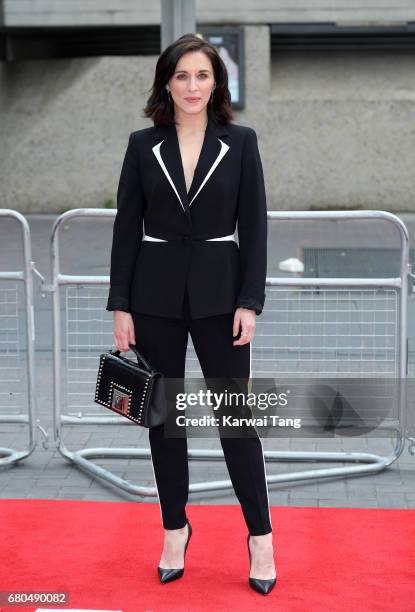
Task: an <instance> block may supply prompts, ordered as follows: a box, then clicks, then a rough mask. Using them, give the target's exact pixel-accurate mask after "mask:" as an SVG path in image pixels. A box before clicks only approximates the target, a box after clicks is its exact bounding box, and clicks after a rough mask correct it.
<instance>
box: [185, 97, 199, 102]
mask: <svg viewBox="0 0 415 612" xmlns="http://www.w3.org/2000/svg"><path fill="white" fill-rule="evenodd" d="M185 100H186V101H187V102H199V100H200V98H185Z"/></svg>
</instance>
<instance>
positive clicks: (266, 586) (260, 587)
mask: <svg viewBox="0 0 415 612" xmlns="http://www.w3.org/2000/svg"><path fill="white" fill-rule="evenodd" d="M250 537H251V534H250V533H248V537H247V542H246V543H247V546H248V556H249V573H251V563H252V559H251V551H250V549H249V538H250ZM248 580H249V585H250V587H251V588H252V589H253V590H254V591H257V593H261V595H268V593H270V592H271V591H272V589H273V588H274V586H275V584H276V582H277V577H276V576H275V578H268V579H262V580H261V579H260V578H251V577H250V576H249V577H248Z"/></svg>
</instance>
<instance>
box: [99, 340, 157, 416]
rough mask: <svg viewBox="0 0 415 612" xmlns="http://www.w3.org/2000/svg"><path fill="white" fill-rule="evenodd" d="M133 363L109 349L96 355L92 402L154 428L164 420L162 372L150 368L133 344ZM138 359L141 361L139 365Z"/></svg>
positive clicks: (130, 345) (131, 345) (131, 346)
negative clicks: (93, 398)
mask: <svg viewBox="0 0 415 612" xmlns="http://www.w3.org/2000/svg"><path fill="white" fill-rule="evenodd" d="M129 347H130V348H131V350H132V351H134V353H135V355H136V356H137V362H135V361H133V360H132V359H128V358H127V357H123V356H122V355H120V353H121V351H114V350H109V351H106V352H105V353H102V354H101V355H100V358H99V359H100V361H99V369H98V377H97V383H96V389H95V402H96V403H97V404H101V405H102V406H105V407H106V408H109V409H110V410H112V411H114V412H117V413H118V414H120V415H122V416H125V417H126V418H127V419H130V420H131V421H133V422H134V423H136V424H137V425H141V426H142V427H155V426H157V425H161V424H162V423H164V422H165V420H166V419H167V401H166V393H165V379H164V375H163V374H162V373H161V372H159V371H157V370H156V369H155V368H153V367H151V366H150V364H149V363H148V361H147V360H146V359H145V357H144V356H143V354H142V353H141V352H140V351H139V350H138V349H137V347H136V346H135V345H134V344H129ZM140 362H141V364H140Z"/></svg>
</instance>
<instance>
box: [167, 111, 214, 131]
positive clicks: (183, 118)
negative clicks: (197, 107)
mask: <svg viewBox="0 0 415 612" xmlns="http://www.w3.org/2000/svg"><path fill="white" fill-rule="evenodd" d="M175 124H176V129H177V131H178V132H185V133H194V132H204V131H205V129H206V126H207V124H208V115H207V113H206V112H204V113H198V114H197V115H189V114H186V113H180V112H178V113H175Z"/></svg>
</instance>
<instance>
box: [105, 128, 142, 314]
mask: <svg viewBox="0 0 415 612" xmlns="http://www.w3.org/2000/svg"><path fill="white" fill-rule="evenodd" d="M138 159H139V158H138V147H137V143H136V141H135V138H134V132H132V133H131V134H130V137H129V141H128V146H127V150H126V153H125V156H124V161H123V165H122V169H121V176H120V180H119V184H118V190H117V214H116V215H115V220H114V226H113V238H112V248H111V269H110V290H109V295H108V302H107V306H106V310H124V311H126V312H130V287H131V282H132V277H133V273H134V267H135V262H136V258H137V255H138V251H139V249H140V246H141V239H142V235H143V214H144V203H145V197H144V193H143V188H142V183H141V177H140V169H139V161H138Z"/></svg>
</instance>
